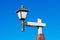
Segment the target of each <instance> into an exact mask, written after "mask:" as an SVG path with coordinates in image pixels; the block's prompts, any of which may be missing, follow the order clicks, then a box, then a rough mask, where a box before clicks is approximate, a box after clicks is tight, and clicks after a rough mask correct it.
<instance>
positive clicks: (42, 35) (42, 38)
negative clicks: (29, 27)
mask: <svg viewBox="0 0 60 40" xmlns="http://www.w3.org/2000/svg"><path fill="white" fill-rule="evenodd" d="M36 40H45V38H44V34H38V35H37V38H36Z"/></svg>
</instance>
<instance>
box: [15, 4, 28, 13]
mask: <svg viewBox="0 0 60 40" xmlns="http://www.w3.org/2000/svg"><path fill="white" fill-rule="evenodd" d="M19 11H24V12H29V10H28V9H26V8H24V6H23V5H21V7H20V9H19V10H18V11H17V12H16V13H18V12H19Z"/></svg>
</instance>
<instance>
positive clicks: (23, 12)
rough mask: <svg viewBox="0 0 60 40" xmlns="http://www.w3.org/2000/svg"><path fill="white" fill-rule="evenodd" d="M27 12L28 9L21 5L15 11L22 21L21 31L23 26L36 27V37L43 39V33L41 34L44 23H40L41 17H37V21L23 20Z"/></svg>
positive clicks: (38, 39) (39, 39)
mask: <svg viewBox="0 0 60 40" xmlns="http://www.w3.org/2000/svg"><path fill="white" fill-rule="evenodd" d="M28 12H29V10H28V9H26V8H24V6H21V8H20V9H19V10H18V11H17V12H16V13H17V15H18V17H19V19H20V20H21V21H22V31H24V26H33V27H38V35H37V38H36V39H37V40H45V38H44V35H43V34H42V27H44V26H46V24H45V23H42V19H40V18H38V20H37V22H24V20H25V19H26V16H27V13H28Z"/></svg>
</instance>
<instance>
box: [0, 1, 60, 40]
mask: <svg viewBox="0 0 60 40" xmlns="http://www.w3.org/2000/svg"><path fill="white" fill-rule="evenodd" d="M21 5H24V6H25V7H26V8H28V9H29V10H30V12H29V13H28V16H27V18H26V20H25V22H27V21H32V22H33V21H34V22H37V18H42V22H44V23H46V24H47V25H46V27H44V28H43V34H44V35H45V38H46V40H60V1H59V0H0V40H36V36H37V28H34V27H26V26H25V31H24V32H22V31H21V21H20V20H19V19H18V16H17V14H16V10H18V9H19V8H20V6H21Z"/></svg>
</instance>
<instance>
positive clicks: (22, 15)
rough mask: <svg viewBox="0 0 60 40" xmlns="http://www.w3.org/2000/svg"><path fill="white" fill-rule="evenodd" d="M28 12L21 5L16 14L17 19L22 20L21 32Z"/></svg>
mask: <svg viewBox="0 0 60 40" xmlns="http://www.w3.org/2000/svg"><path fill="white" fill-rule="evenodd" d="M28 12H29V10H28V9H26V8H24V6H23V5H21V8H20V9H19V10H18V11H17V12H16V13H17V15H18V17H19V19H20V20H22V31H24V20H25V19H26V16H27V13H28Z"/></svg>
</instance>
